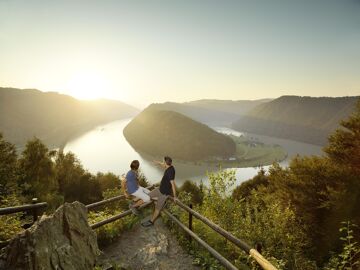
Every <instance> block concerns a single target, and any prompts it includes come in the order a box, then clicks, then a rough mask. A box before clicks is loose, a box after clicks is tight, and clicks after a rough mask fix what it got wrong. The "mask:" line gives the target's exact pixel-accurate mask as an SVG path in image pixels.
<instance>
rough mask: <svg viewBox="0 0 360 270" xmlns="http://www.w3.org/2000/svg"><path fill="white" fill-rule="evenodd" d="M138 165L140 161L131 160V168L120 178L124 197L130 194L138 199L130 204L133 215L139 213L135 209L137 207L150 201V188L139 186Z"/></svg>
mask: <svg viewBox="0 0 360 270" xmlns="http://www.w3.org/2000/svg"><path fill="white" fill-rule="evenodd" d="M139 166H140V162H139V161H138V160H133V161H132V162H131V164H130V169H131V170H130V171H128V173H127V174H126V177H124V176H123V178H122V187H123V190H124V193H125V196H126V198H129V197H130V195H131V196H134V197H135V198H137V199H138V200H137V201H136V203H135V204H132V205H130V209H131V211H132V212H133V213H134V214H135V215H138V214H139V211H138V210H137V209H136V208H137V207H139V206H140V205H142V204H143V203H146V202H149V201H150V196H149V193H150V190H148V189H146V188H144V187H142V186H140V185H139V182H138V169H139Z"/></svg>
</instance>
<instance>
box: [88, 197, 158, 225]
mask: <svg viewBox="0 0 360 270" xmlns="http://www.w3.org/2000/svg"><path fill="white" fill-rule="evenodd" d="M150 204H152V201H150V202H147V203H144V204H142V205H141V206H140V207H139V208H138V209H142V208H144V207H146V206H148V205H150ZM131 213H132V212H131V210H130V209H129V210H126V211H125V212H122V213H120V214H118V215H115V216H112V217H111V218H108V219H105V220H102V221H99V222H97V223H94V224H91V225H90V227H91V229H97V228H99V227H101V226H103V225H105V224H108V223H111V222H114V221H116V220H118V219H120V218H123V217H126V216H128V215H130V214H131Z"/></svg>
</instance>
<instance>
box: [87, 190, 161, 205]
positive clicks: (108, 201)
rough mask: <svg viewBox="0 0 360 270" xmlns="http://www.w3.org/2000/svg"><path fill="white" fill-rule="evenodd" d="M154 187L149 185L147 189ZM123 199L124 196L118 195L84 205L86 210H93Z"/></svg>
mask: <svg viewBox="0 0 360 270" xmlns="http://www.w3.org/2000/svg"><path fill="white" fill-rule="evenodd" d="M154 187H155V185H151V186H149V187H147V188H148V189H152V188H154ZM124 198H125V195H119V196H115V197H111V198H109V199H106V200H102V201H99V202H94V203H91V204H88V205H86V208H87V210H88V211H89V210H93V209H95V208H97V207H100V206H103V205H106V204H109V203H112V202H115V201H120V200H121V199H124Z"/></svg>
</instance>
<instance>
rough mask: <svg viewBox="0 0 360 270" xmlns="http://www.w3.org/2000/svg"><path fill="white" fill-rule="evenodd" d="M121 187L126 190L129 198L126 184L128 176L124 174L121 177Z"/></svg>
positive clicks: (125, 192)
mask: <svg viewBox="0 0 360 270" xmlns="http://www.w3.org/2000/svg"><path fill="white" fill-rule="evenodd" d="M121 188H122V190H123V191H124V195H125V197H126V198H129V197H130V195H129V193H128V192H127V186H126V178H125V177H124V176H122V177H121Z"/></svg>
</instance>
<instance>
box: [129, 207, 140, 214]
mask: <svg viewBox="0 0 360 270" xmlns="http://www.w3.org/2000/svg"><path fill="white" fill-rule="evenodd" d="M129 208H130V210H131V212H132V213H133V214H134V215H135V216H138V215H140V212H139V210H137V209H136V207H134V206H132V205H131V206H130V207H129Z"/></svg>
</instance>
